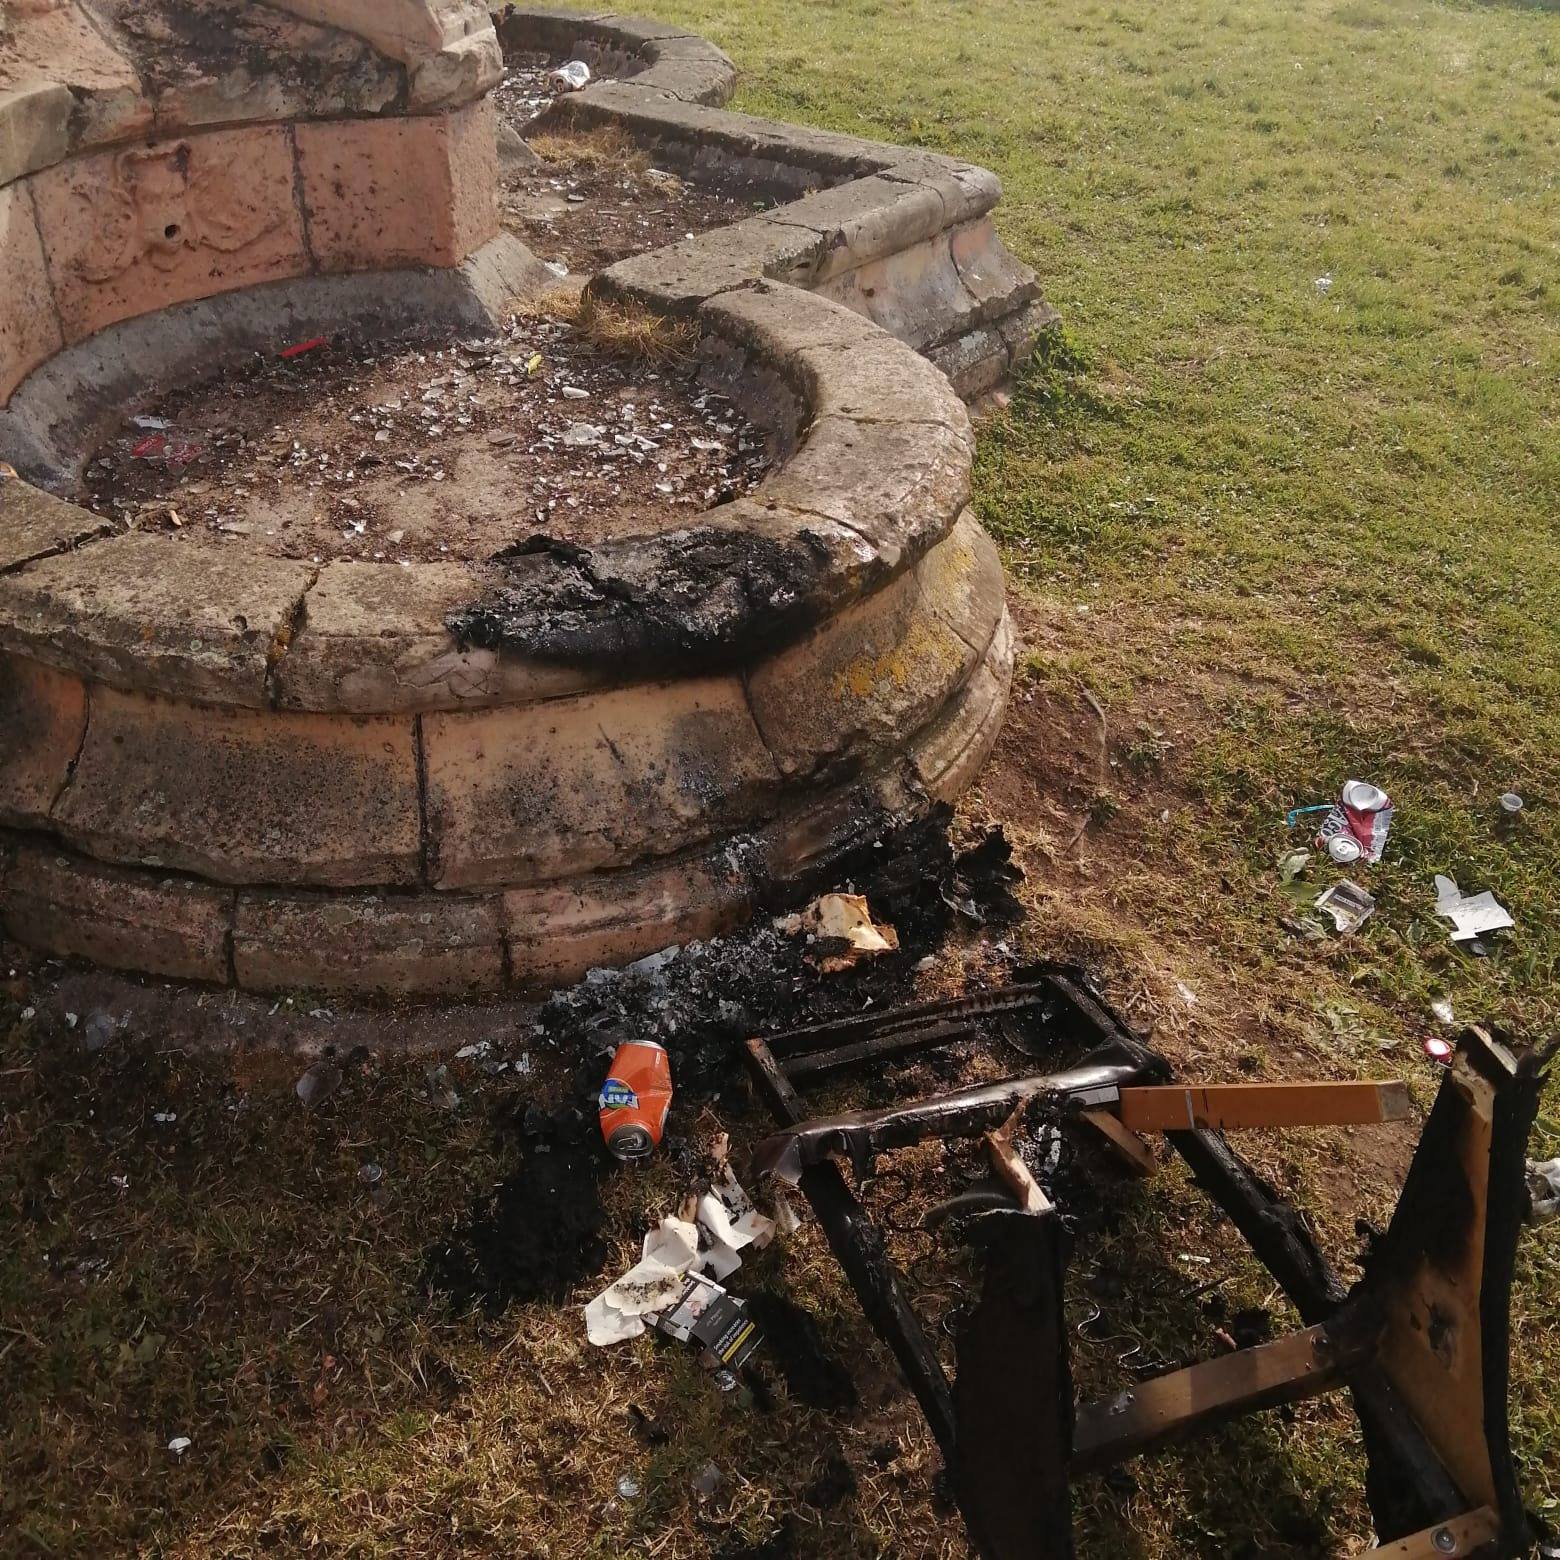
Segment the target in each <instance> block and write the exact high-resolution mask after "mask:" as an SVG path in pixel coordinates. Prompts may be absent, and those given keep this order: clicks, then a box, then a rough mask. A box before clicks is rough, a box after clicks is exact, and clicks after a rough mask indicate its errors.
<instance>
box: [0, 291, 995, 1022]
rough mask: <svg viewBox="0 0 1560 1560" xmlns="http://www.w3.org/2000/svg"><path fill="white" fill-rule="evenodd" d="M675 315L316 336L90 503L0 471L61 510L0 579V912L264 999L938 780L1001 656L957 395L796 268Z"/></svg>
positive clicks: (687, 914) (722, 858)
mask: <svg viewBox="0 0 1560 1560" xmlns="http://www.w3.org/2000/svg"><path fill="white" fill-rule="evenodd" d="M603 310H604V312H603V315H602V317H603V318H608V317H610V311H609V310H607V309H606V306H603ZM615 319H616V326H617V328H618V332H619V336H620V338H623V337H629V336H632V337H636V338H637V339H643V340H646V341H649V342H651V343H655V342H656V341H657V340H658V339H659V338H658V337H657V336H656V334H655V331H654V329H652V328H651V327H650V325H649V323H648V322H647V321H645V320H644V319H642V318H638V317H636V316H634V315H633V314H632V313H627V314H620V315H618V316H616V317H615ZM647 332H648V334H647ZM677 342H678V343H679V346H678V350H679V351H681V352H684V353H685V354H686V360H685V361H684V362H681V363H679V364H677V365H675V366H674V365H672V364H670V363H668V361H667V360H666V358H665V356H664V355H656V356H654V357H645V356H641V357H639V358H637V359H635V358H632V357H630V358H628V359H627V360H624V359H623V358H622V357H614V356H611V355H609V354H606V353H603V352H602V351H600V350H599V349H597V348H595V347H593V346H589V345H587V344H586V343H585V341H584V340H583V339H582V337H581V334H580V332H578V331H577V330H576V329H575V328H574V327H572V326H569V325H567V324H566V323H564V322H561V321H558V320H556V319H549V318H547V317H545V316H538V315H537V314H536V313H535V312H534V311H532V312H529V313H524V314H522V316H521V318H520V319H519V320H518V321H517V322H516V323H515V324H514V325H513V326H512V327H508V328H506V329H505V330H503V331H502V332H500V333H498V334H497V335H495V336H494V337H493V338H492V339H490V340H487V341H484V342H480V343H477V342H473V341H470V340H462V341H460V342H459V343H457V344H455V345H451V346H445V347H443V348H438V347H434V348H428V347H402V348H396V349H394V350H390V351H375V352H372V353H365V352H354V351H351V350H348V349H346V348H344V347H335V348H329V349H324V348H316V349H313V351H312V352H311V353H305V354H302V355H301V356H300V357H298V358H294V359H291V360H287V361H286V363H285V365H283V366H278V365H276V364H275V363H267V364H263V365H259V366H255V367H252V368H250V369H248V370H246V371H244V372H242V373H239V374H237V375H229V376H228V377H226V378H224V379H222V380H220V381H215V382H209V383H207V384H205V385H201V386H190V387H187V388H185V389H183V390H179V391H175V392H172V393H169V394H166V395H164V396H163V397H162V399H161V401H160V402H159V403H158V410H157V411H154V412H148V413H138V414H137V415H138V416H140V417H141V418H142V421H143V426H132V427H130V428H129V429H127V430H126V431H125V432H123V433H122V434H120V435H117V436H116V437H114V438H113V439H111V440H110V441H109V443H108V445H107V446H104V447H102V449H103V453H101V454H99V456H98V457H96V460H95V461H94V462H93V463H91V464H90V465H89V468H88V474H87V485H88V487H89V488H90V489H91V490H92V493H93V502H94V504H95V505H96V506H97V508H98V510H99V511H100V512H106V516H104V517H100V515H98V514H93V513H89V512H87V511H86V510H83V509H77V508H75V507H73V506H71V505H67V504H64V503H62V502H61V501H59V500H57V499H52V498H49V497H48V496H47V495H45V494H42V493H40V492H38V491H37V490H35V489H32V488H29V487H28V486H27V485H26V484H25V483H22V482H19V481H10V482H6V483H4V484H0V537H5V536H7V535H8V534H9V535H12V536H21V537H26V536H28V535H33V536H37V535H40V534H43V533H44V532H52V534H57V535H68V536H70V537H71V538H73V539H74V540H75V541H76V542H77V545H75V546H74V547H72V548H68V549H66V550H63V551H54V552H52V553H46V554H45V555H43V556H35V557H33V558H32V559H31V560H30V561H27V562H25V564H23V565H22V566H20V567H16V568H13V569H12V570H11V572H9V573H7V574H5V575H3V576H0V644H3V645H4V647H5V651H4V653H3V654H0V735H9V736H11V737H12V740H10V741H8V742H4V743H0V825H4V829H3V830H0V841H3V842H4V844H5V846H6V847H7V848H8V858H9V859H8V870H7V874H6V876H5V878H4V879H3V882H0V889H3V892H0V906H3V912H4V916H5V925H6V929H7V931H8V932H9V933H10V935H12V936H16V937H19V938H21V939H22V940H25V941H27V942H29V943H32V944H34V945H35V946H40V947H44V948H47V949H50V950H52V951H55V952H60V953H71V954H83V955H85V956H87V957H89V958H91V959H93V960H95V961H97V962H100V963H106V964H110V965H117V966H120V967H128V968H130V969H134V970H140V971H145V972H150V973H155V974H161V975H172V976H178V977H184V978H196V979H202V980H209V981H217V982H224V983H229V984H236V985H239V986H242V987H245V988H248V989H252V990H262V991H271V990H296V989H320V990H333V991H341V992H348V993H353V994H360V995H366V994H371V993H394V994H418V995H432V994H438V995H452V994H468V993H473V992H480V991H493V990H499V989H502V988H505V987H507V986H512V985H517V986H522V987H540V986H545V985H547V984H553V983H557V982H560V981H566V980H571V979H574V978H577V977H578V976H579V975H580V974H581V973H583V971H584V970H586V969H588V968H590V967H591V966H593V965H596V964H601V963H612V962H622V961H624V960H627V959H632V958H636V957H640V956H642V955H644V954H646V953H649V952H652V951H654V950H656V949H658V948H661V947H664V946H666V945H667V944H669V943H673V942H678V941H686V940H688V939H689V938H693V937H701V936H708V935H711V934H713V933H715V932H718V931H720V930H724V929H727V928H729V927H731V926H733V925H735V924H737V923H738V922H739V921H740V920H742V919H743V918H745V917H746V916H748V915H750V914H751V913H752V912H753V910H754V909H755V908H756V907H758V906H760V905H765V904H776V905H778V904H780V903H783V902H785V901H786V900H788V899H793V898H794V897H795V896H796V895H797V894H799V893H800V892H803V891H804V890H806V889H808V888H810V887H811V886H813V885H814V884H815V883H816V882H817V881H818V880H820V879H821V878H822V877H823V876H825V875H826V874H827V872H828V870H829V863H830V862H831V861H832V860H833V859H834V858H835V857H836V856H837V855H839V854H841V853H842V852H844V851H848V850H850V849H854V848H856V847H857V846H859V845H860V844H861V843H862V842H863V841H864V840H865V839H868V838H870V837H872V836H873V835H874V834H875V833H877V832H878V831H880V830H881V829H882V828H884V827H885V826H886V824H887V823H888V821H889V820H890V819H893V818H897V817H901V816H904V815H905V814H907V813H910V812H914V811H916V810H918V809H922V808H924V807H926V806H927V805H929V804H930V803H931V802H932V801H933V800H934V799H948V798H952V797H954V796H956V795H958V794H959V792H960V791H961V790H962V789H963V787H964V786H965V785H966V784H967V783H968V780H969V778H970V776H971V775H972V774H973V773H974V772H975V770H976V769H977V768H978V767H979V765H980V763H981V762H982V761H983V759H984V757H985V755H986V753H987V751H988V750H989V747H990V744H991V742H992V740H994V737H995V733H996V728H997V725H998V723H999V721H1000V717H1001V712H1002V707H1003V702H1004V699H1005V696H1006V689H1007V682H1008V678H1009V674H1010V671H1011V665H1012V640H1011V631H1010V629H1009V626H1008V623H1007V618H1006V614H1005V611H1004V607H1003V590H1002V573H1001V568H1000V565H999V563H998V560H997V557H996V553H995V549H994V548H993V547H992V545H991V542H990V541H989V539H988V538H987V537H986V535H985V533H984V532H983V531H982V530H981V529H980V527H979V526H978V525H977V524H976V523H975V521H974V520H973V518H971V517H970V516H968V515H967V514H964V513H963V512H962V511H963V506H964V504H965V502H966V500H967V495H968V483H969V460H970V446H971V438H970V430H969V422H968V417H967V414H966V413H965V411H964V408H963V406H962V404H961V403H960V402H959V401H958V399H957V397H956V396H955V395H954V394H953V392H952V390H951V389H950V388H949V386H948V384H947V381H946V379H945V378H944V377H943V376H942V375H941V374H940V373H939V372H938V371H937V370H936V369H934V368H932V367H931V366H930V365H929V364H927V363H926V362H925V361H924V360H923V359H921V358H919V357H917V356H916V355H914V354H912V353H910V352H908V351H906V350H905V349H904V348H902V347H900V346H899V345H898V344H897V343H895V342H893V341H891V340H890V339H888V338H886V337H885V336H884V335H883V333H882V332H880V331H877V330H876V329H875V328H874V327H873V326H872V325H871V324H870V323H868V322H866V321H863V320H861V319H860V318H859V317H858V316H856V315H853V314H851V313H850V312H848V311H847V310H845V309H843V308H840V307H839V306H838V305H834V304H829V303H825V302H823V301H821V300H816V299H810V298H806V297H804V296H802V295H799V294H796V293H795V292H794V291H793V290H792V289H788V288H784V287H779V286H772V285H769V284H760V285H757V286H754V287H752V288H745V289H742V290H740V291H738V292H735V293H733V294H731V295H729V296H727V297H723V298H719V299H715V300H712V301H711V302H710V303H708V304H706V305H705V306H704V307H703V308H702V309H701V310H700V311H699V312H698V315H697V317H696V319H695V320H694V321H693V322H691V323H690V324H689V325H688V327H687V329H686V331H685V332H683V333H682V334H680V335H679V336H678V337H677ZM315 353H318V354H320V355H319V356H318V357H315V360H314V361H313V362H309V361H308V360H309V359H310V358H311V357H314V354H315ZM538 354H540V356H541V358H542V364H541V365H540V366H539V367H538V366H535V358H536V356H537V355H538ZM568 390H572V391H574V392H578V393H574V394H566V393H565V392H566V391H568ZM425 398H426V399H425ZM587 420H590V428H591V430H592V431H591V432H590V434H589V435H588V436H585V435H579V436H578V437H579V438H580V439H581V440H583V442H580V443H572V442H569V430H570V428H571V427H574V426H575V425H576V424H577V423H585V422H587ZM163 421H165V422H166V423H167V424H168V426H167V427H161V426H158V425H157V424H158V423H159V422H163ZM463 421H464V422H465V423H468V424H469V426H463V425H462V424H463ZM667 423H670V424H671V427H670V428H667V427H665V426H663V425H664V424H667ZM435 428H437V429H438V430H439V431H438V432H437V433H435V432H434V431H433V430H434V429H435ZM598 430H599V431H598ZM511 433H513V434H514V439H513V441H512V442H510V441H509V440H508V436H509V435H510V434H511ZM381 434H385V435H387V437H385V438H381V437H380V435H381ZM495 434H498V435H500V436H502V439H503V442H500V443H497V444H495V443H494V442H493V438H494V435H495ZM146 441H151V442H150V443H147V442H146ZM549 444H550V445H551V448H548V447H547V446H548V445H549ZM696 445H707V446H709V447H708V448H696V447H695V446H696ZM295 446H296V447H295ZM137 449H139V450H140V451H141V453H139V454H137V453H136V450H137ZM326 455H328V456H329V459H328V460H327V459H323V458H322V457H323V456H326ZM365 456H366V457H368V461H369V463H368V464H366V465H364V464H362V461H363V458H364V457H365ZM398 461H399V462H400V465H397V462H398ZM105 463H106V464H105ZM663 465H665V467H666V468H667V469H666V471H665V472H662V470H661V467H662V466H663ZM403 468H404V469H403ZM392 472H393V473H394V474H395V475H394V476H393V477H392V476H391V473H392ZM440 472H442V473H443V475H444V480H443V481H438V480H436V478H437V477H438V475H439V473H440ZM402 479H404V480H402ZM491 487H501V489H502V496H501V498H500V499H499V500H496V501H495V500H492V495H491V491H490V488H491ZM664 489H670V491H664ZM743 489H746V491H743ZM435 495H437V496H435ZM571 497H572V498H576V499H577V500H578V502H577V503H575V504H571V503H570V502H569V500H570V498H571ZM349 501H350V502H349ZM712 501H713V503H712ZM354 506H355V507H354ZM706 506H710V507H706ZM175 514H177V516H178V522H179V523H178V524H175V523H174V518H173V516H174V515H175ZM109 517H111V518H109ZM126 519H133V520H134V522H135V528H134V529H128V530H126V529H123V528H122V527H123V524H124V522H125V521H126ZM360 524H361V530H359V529H358V527H359V525H360ZM397 536H398V539H397V540H392V537H397ZM446 538H450V540H446ZM456 539H458V541H459V548H458V551H457V549H456V546H455V540H456ZM445 547H447V548H449V551H448V552H446V551H443V550H442V549H443V548H445ZM379 554H383V555H384V556H382V557H381V556H378V555H379Z"/></svg>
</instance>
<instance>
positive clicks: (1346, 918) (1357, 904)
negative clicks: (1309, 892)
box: [1316, 878, 1376, 934]
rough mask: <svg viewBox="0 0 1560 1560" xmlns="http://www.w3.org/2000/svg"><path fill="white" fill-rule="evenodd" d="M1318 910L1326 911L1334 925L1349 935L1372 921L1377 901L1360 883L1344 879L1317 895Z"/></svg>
mask: <svg viewBox="0 0 1560 1560" xmlns="http://www.w3.org/2000/svg"><path fill="white" fill-rule="evenodd" d="M1316 908H1317V909H1318V910H1325V911H1326V912H1327V914H1328V915H1330V916H1331V917H1332V922H1333V925H1334V926H1336V927H1337V928H1338V930H1339V931H1340V932H1343V933H1345V934H1347V933H1349V932H1357V931H1358V930H1359V929H1360V927H1362V926H1363V925H1364V924H1365V922H1366V921H1368V920H1369V919H1370V917H1371V913H1372V912H1373V911H1374V910H1375V908H1376V901H1375V900H1374V899H1373V898H1372V897H1371V895H1369V894H1367V893H1366V892H1365V890H1364V889H1363V888H1361V887H1360V885H1359V884H1358V883H1354V882H1351V881H1350V880H1349V879H1348V878H1343V879H1341V880H1340V881H1339V882H1337V883H1334V884H1333V885H1332V887H1331V888H1325V889H1323V890H1322V892H1321V893H1320V894H1318V895H1317V897H1316Z"/></svg>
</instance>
